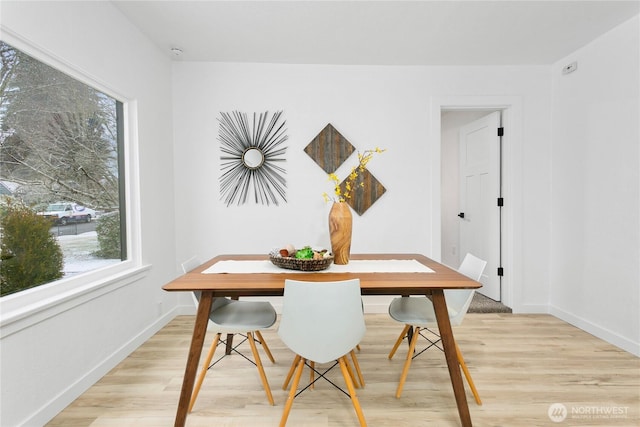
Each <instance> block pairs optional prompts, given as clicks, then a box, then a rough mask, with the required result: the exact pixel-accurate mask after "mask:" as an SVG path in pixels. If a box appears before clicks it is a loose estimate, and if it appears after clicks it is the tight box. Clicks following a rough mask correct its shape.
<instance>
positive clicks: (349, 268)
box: [202, 259, 433, 274]
mask: <svg viewBox="0 0 640 427" xmlns="http://www.w3.org/2000/svg"><path fill="white" fill-rule="evenodd" d="M202 273H203V274H221V273H222V274H223V273H245V274H250V273H308V272H307V271H299V270H288V269H284V268H280V267H276V266H275V265H273V263H272V262H271V261H269V260H226V261H218V262H216V263H215V264H213V265H212V266H211V267H209V268H207V269H206V270H204V271H203V272H202ZM316 273H433V270H432V269H430V268H429V267H427V266H426V265H424V264H422V263H421V262H418V261H417V260H415V259H384V260H383V259H363V260H360V259H358V260H351V261H349V264H347V265H337V264H331V265H330V266H329V268H327V269H326V270H321V271H317V272H316Z"/></svg>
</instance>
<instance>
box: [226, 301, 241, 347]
mask: <svg viewBox="0 0 640 427" xmlns="http://www.w3.org/2000/svg"><path fill="white" fill-rule="evenodd" d="M231 299H232V300H235V301H238V299H239V298H238V297H231ZM232 351H233V334H227V346H226V348H225V350H224V354H226V355H227V356H229V355H230V354H231V352H232Z"/></svg>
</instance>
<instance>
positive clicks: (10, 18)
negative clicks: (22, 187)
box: [0, 1, 177, 427]
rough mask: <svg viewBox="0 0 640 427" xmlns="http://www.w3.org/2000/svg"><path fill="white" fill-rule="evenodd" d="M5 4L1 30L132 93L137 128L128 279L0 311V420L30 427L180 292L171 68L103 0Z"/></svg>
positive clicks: (82, 385)
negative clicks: (175, 286)
mask: <svg viewBox="0 0 640 427" xmlns="http://www.w3.org/2000/svg"><path fill="white" fill-rule="evenodd" d="M1 8H2V10H1V12H2V13H1V15H0V16H1V24H2V31H3V34H2V36H3V39H5V40H6V41H8V42H10V43H12V44H14V45H15V46H16V47H18V48H21V49H23V50H25V51H27V52H28V53H31V54H36V53H38V52H39V53H40V55H41V54H42V52H43V51H44V52H45V53H46V55H45V56H46V57H47V58H49V59H52V60H53V62H55V63H57V64H58V65H60V66H62V67H65V65H70V67H67V68H68V70H69V71H70V72H73V73H74V75H76V76H78V75H82V76H84V78H87V77H88V78H89V79H90V80H92V81H94V82H97V83H98V84H99V85H101V86H102V87H104V88H106V89H108V90H109V91H110V92H113V93H115V94H118V95H119V96H122V97H124V98H125V99H124V101H131V102H129V103H128V108H130V109H135V107H136V104H137V119H138V120H137V129H130V130H131V131H132V132H133V133H134V134H135V131H136V130H137V135H138V141H137V142H138V146H139V175H140V178H139V181H138V180H136V177H135V176H133V175H132V176H130V177H129V180H130V183H131V184H132V189H133V191H135V194H134V201H133V203H132V207H134V209H133V212H132V213H133V214H134V215H138V214H139V215H140V218H139V219H140V220H141V223H142V230H141V232H140V234H139V237H138V239H140V240H141V242H142V247H141V248H139V249H138V251H139V252H140V253H139V254H138V253H133V254H132V255H133V256H138V257H141V260H140V259H138V260H137V265H138V267H137V268H136V269H134V270H133V271H130V272H128V273H127V274H125V277H126V279H124V278H112V280H111V281H110V282H108V283H106V284H104V285H103V286H101V287H100V288H99V289H84V290H83V291H82V292H75V293H73V294H69V295H66V296H65V300H64V303H63V304H58V303H55V302H53V303H52V301H48V302H47V304H45V305H43V306H42V307H41V308H39V309H37V310H34V311H32V312H30V313H28V316H27V317H25V318H24V319H19V320H16V321H14V322H11V323H10V324H9V323H8V322H6V321H5V320H6V319H5V318H4V317H2V324H1V332H2V337H1V341H0V348H1V352H2V354H1V357H0V364H1V366H0V368H1V373H0V376H1V378H2V380H1V381H2V385H1V387H0V388H1V401H0V402H1V409H0V413H1V415H0V425H2V426H7V427H9V426H16V425H31V426H33V425H43V424H44V423H46V421H48V420H49V419H50V418H51V417H53V416H54V415H55V414H57V413H58V412H59V411H60V410H61V409H63V408H64V407H65V406H66V405H67V404H69V403H70V402H71V401H72V400H73V399H74V398H75V397H77V396H78V395H79V394H81V393H82V392H83V391H84V390H85V389H86V388H88V387H89V386H90V385H92V384H93V383H94V382H95V381H97V380H98V379H99V378H100V377H102V376H103V375H104V374H105V373H106V372H107V371H108V370H109V369H111V368H112V367H113V366H114V365H115V364H117V363H118V362H119V361H120V360H122V358H124V357H125V356H126V355H127V354H128V353H130V352H131V351H132V350H134V349H135V348H136V347H137V346H139V345H140V344H141V343H142V342H144V341H145V340H146V339H148V337H149V336H150V335H151V334H153V333H154V332H155V331H157V330H158V329H159V328H161V327H162V326H163V325H164V324H166V322H168V321H169V320H170V319H171V318H173V317H174V315H175V311H174V310H175V306H176V301H177V296H176V295H173V294H169V293H167V292H163V291H162V290H161V286H162V285H163V284H164V283H166V282H168V281H170V280H171V279H172V278H173V277H175V275H176V267H175V266H176V261H175V259H176V257H175V239H174V230H173V224H174V222H175V219H174V214H173V209H172V208H171V207H172V206H173V204H174V199H173V165H172V162H173V159H172V152H173V148H172V142H173V140H172V137H171V134H172V128H171V91H170V85H171V80H170V73H171V67H170V62H169V60H168V58H166V57H165V56H164V55H163V54H162V52H159V51H158V50H157V49H156V48H154V47H153V46H152V45H151V44H150V43H149V42H148V41H147V40H146V39H145V38H143V37H142V36H141V35H140V33H139V32H138V31H137V30H136V29H135V28H133V27H132V26H131V25H130V23H129V22H128V21H126V20H125V19H124V18H123V17H122V16H121V14H120V12H119V11H117V10H116V9H115V8H114V7H113V6H112V5H111V3H109V2H7V1H2V4H1ZM134 124H135V122H134ZM131 160H132V162H133V163H134V165H135V164H136V162H137V159H136V158H132V159H131ZM135 206H139V209H135ZM134 219H136V220H137V218H134ZM130 231H131V232H132V233H133V230H130ZM133 234H135V233H133ZM107 279H108V278H107V277H102V278H101V279H100V280H102V281H106V280H107ZM5 314H6V313H2V316H4V315H5Z"/></svg>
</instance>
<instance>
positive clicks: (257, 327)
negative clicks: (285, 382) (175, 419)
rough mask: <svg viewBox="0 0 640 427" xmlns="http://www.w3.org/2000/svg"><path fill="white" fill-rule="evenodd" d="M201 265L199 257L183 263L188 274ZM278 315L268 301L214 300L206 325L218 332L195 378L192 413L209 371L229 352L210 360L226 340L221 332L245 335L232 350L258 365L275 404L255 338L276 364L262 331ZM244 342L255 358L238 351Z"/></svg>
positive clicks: (273, 321) (198, 295) (268, 394)
mask: <svg viewBox="0 0 640 427" xmlns="http://www.w3.org/2000/svg"><path fill="white" fill-rule="evenodd" d="M200 264H201V263H200V262H199V260H197V258H191V259H190V260H187V261H185V262H184V263H183V264H182V268H183V271H184V272H185V273H186V272H188V271H191V270H192V269H193V268H195V267H197V266H198V265H200ZM194 298H195V300H196V304H197V303H198V302H199V300H200V293H199V292H194ZM276 317H277V315H276V310H275V309H274V308H273V306H272V305H271V303H269V302H266V301H238V300H232V299H230V298H222V297H217V298H215V299H214V300H213V304H212V306H211V312H210V313H209V323H208V326H207V330H210V331H214V332H215V334H216V335H215V337H214V339H213V342H212V343H211V347H210V348H209V352H208V353H207V357H206V358H205V360H204V363H203V364H202V370H201V371H200V374H199V375H198V378H197V380H196V384H195V386H194V389H193V393H192V395H191V401H190V402H189V412H191V410H192V409H193V406H194V405H195V403H196V399H197V398H198V394H199V393H200V388H201V387H202V382H203V381H204V378H205V376H206V374H207V371H208V370H209V369H210V368H212V367H213V366H214V365H215V364H216V363H218V362H219V361H220V360H221V359H222V358H224V357H225V356H226V355H227V354H226V353H225V354H223V355H222V356H221V357H220V358H219V359H217V360H216V361H215V362H214V363H211V360H212V359H213V356H214V354H215V351H216V348H217V347H218V344H219V343H220V342H225V341H224V340H222V339H220V337H221V336H222V335H228V336H229V335H230V336H233V335H240V336H242V337H243V338H244V339H243V340H242V341H241V342H239V343H237V344H236V345H235V346H234V347H233V348H231V350H232V351H233V352H235V353H237V354H239V355H241V356H242V357H243V358H245V359H246V360H248V361H249V362H251V363H253V364H254V365H255V366H256V367H257V368H258V373H259V374H260V379H261V381H262V386H263V387H264V390H265V393H266V394H267V399H268V400H269V403H270V404H271V405H273V404H274V401H273V395H272V394H271V388H270V387H269V382H268V381H267V376H266V374H265V372H264V367H263V365H262V361H261V359H260V355H259V354H258V349H257V347H256V344H255V341H258V342H260V343H261V344H262V348H263V349H264V352H265V353H266V354H267V357H268V358H269V360H271V362H272V363H275V360H274V358H273V355H272V354H271V351H270V350H269V346H268V345H267V342H266V341H265V340H264V338H263V336H262V334H261V333H260V331H261V330H264V329H267V328H269V327H271V326H273V324H274V323H275V322H276ZM254 334H255V335H256V337H257V340H256V339H255V338H254V336H253V335H254ZM244 341H249V345H250V347H251V352H252V354H253V359H254V360H251V359H250V358H248V357H247V356H245V355H244V354H242V353H241V352H240V351H238V349H237V347H238V346H239V345H240V344H242V343H243V342H244Z"/></svg>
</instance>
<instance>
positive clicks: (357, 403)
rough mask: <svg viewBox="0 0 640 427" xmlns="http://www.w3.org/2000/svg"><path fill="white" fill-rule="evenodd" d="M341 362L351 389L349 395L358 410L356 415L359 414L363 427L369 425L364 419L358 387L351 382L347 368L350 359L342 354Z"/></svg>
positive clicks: (343, 372) (341, 368)
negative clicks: (357, 393) (357, 392)
mask: <svg viewBox="0 0 640 427" xmlns="http://www.w3.org/2000/svg"><path fill="white" fill-rule="evenodd" d="M338 362H339V363H340V370H341V371H342V376H343V377H344V382H345V383H346V384H347V389H348V390H349V396H351V403H352V404H353V409H355V410H356V415H358V421H360V426H361V427H366V426H367V421H366V420H365V419H364V414H363V413H362V408H361V407H360V401H359V400H358V396H357V395H356V389H355V388H354V386H353V383H352V382H351V375H349V371H348V369H347V365H348V361H347V357H346V356H342V357H341V358H340V359H338Z"/></svg>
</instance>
